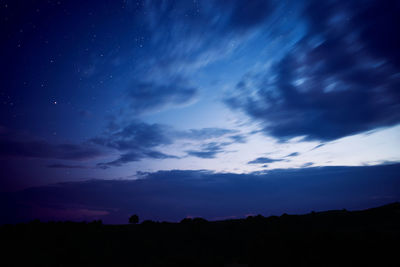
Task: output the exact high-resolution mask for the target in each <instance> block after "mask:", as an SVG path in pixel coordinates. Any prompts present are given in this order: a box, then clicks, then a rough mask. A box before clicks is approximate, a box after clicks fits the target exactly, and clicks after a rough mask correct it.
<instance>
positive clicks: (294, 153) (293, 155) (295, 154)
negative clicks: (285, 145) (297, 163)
mask: <svg viewBox="0 0 400 267" xmlns="http://www.w3.org/2000/svg"><path fill="white" fill-rule="evenodd" d="M298 155H300V153H299V152H293V153H290V154H289V155H287V156H286V157H297V156H298Z"/></svg>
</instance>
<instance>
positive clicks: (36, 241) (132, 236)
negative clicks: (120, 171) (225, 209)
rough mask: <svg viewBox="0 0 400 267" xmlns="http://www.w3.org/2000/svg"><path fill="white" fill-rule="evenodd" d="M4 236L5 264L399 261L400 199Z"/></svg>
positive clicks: (51, 227) (59, 227)
mask: <svg viewBox="0 0 400 267" xmlns="http://www.w3.org/2000/svg"><path fill="white" fill-rule="evenodd" d="M0 236H1V237H2V238H1V243H2V247H3V248H2V250H1V251H2V253H1V254H2V258H1V261H2V262H3V263H7V262H11V263H12V264H8V265H7V266H20V265H27V266H36V265H40V266H45V265H47V266H76V265H83V266H397V264H398V263H399V258H398V252H399V241H400V203H393V204H389V205H386V206H383V207H379V208H372V209H368V210H363V211H351V212H349V211H346V210H333V211H326V212H318V213H316V212H312V213H309V214H306V215H287V214H284V215H282V216H280V217H277V216H271V217H268V218H265V217H263V216H261V215H258V216H250V217H247V218H246V219H239V220H225V221H214V222H207V221H206V220H204V219H201V218H195V219H184V220H182V221H181V222H180V223H168V222H153V221H144V222H142V223H141V224H137V225H136V224H132V225H103V224H102V223H101V222H100V221H94V222H91V223H73V222H49V223H40V222H39V221H33V222H31V223H28V224H18V225H4V226H1V228H0ZM240 264H242V265H240ZM3 266H5V265H3Z"/></svg>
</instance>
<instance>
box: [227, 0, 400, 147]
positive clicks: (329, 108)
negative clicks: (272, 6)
mask: <svg viewBox="0 0 400 267" xmlns="http://www.w3.org/2000/svg"><path fill="white" fill-rule="evenodd" d="M305 10H306V11H305V14H304V18H305V19H306V20H307V25H308V30H307V33H306V34H305V36H304V37H303V38H302V39H301V40H300V41H298V42H296V43H295V44H294V45H293V47H292V48H291V50H290V51H289V52H288V53H287V54H286V55H284V56H283V57H282V58H281V59H280V60H278V61H277V62H275V63H274V64H272V65H271V67H270V68H269V69H268V70H266V71H262V72H260V73H256V74H252V75H247V76H246V77H244V78H243V79H242V81H240V82H239V83H238V84H237V86H236V88H235V89H234V90H233V95H231V96H229V97H227V99H226V103H227V104H228V106H230V107H231V108H233V109H238V110H242V111H244V112H245V113H246V114H247V115H248V116H250V117H251V118H253V119H254V120H256V121H259V122H261V123H262V126H263V129H264V132H265V133H266V134H267V135H270V136H273V137H276V138H278V139H280V140H288V139H290V138H293V137H298V136H304V137H305V138H306V139H307V140H321V141H330V140H335V139H338V138H341V137H344V136H348V135H353V134H357V133H361V132H365V131H369V130H372V129H376V128H379V127H387V126H393V125H395V124H397V123H399V122H400V115H399V114H400V94H399V90H398V88H399V86H400V76H399V75H398V73H399V71H400V69H399V64H398V63H399V60H398V56H393V55H397V54H398V53H396V52H395V51H396V50H395V48H394V47H395V46H396V45H398V44H399V38H398V37H397V35H394V34H391V33H388V31H392V30H393V29H394V28H396V26H400V25H399V20H398V19H397V17H396V15H395V14H396V12H395V11H394V10H398V4H396V3H395V2H394V1H389V2H388V3H383V2H381V1H374V2H369V4H365V5H362V6H360V5H355V6H353V4H352V3H348V2H341V1H330V2H327V1H310V2H309V4H308V8H306V9H305ZM377 37H382V38H383V42H382V43H380V41H379V40H380V38H377ZM385 48H387V49H388V50H385Z"/></svg>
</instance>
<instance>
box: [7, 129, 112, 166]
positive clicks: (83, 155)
mask: <svg viewBox="0 0 400 267" xmlns="http://www.w3.org/2000/svg"><path fill="white" fill-rule="evenodd" d="M29 139H30V140H29ZM0 147H1V150H0V156H1V157H16V158H44V159H65V160H89V159H94V158H97V157H100V156H102V155H104V152H103V151H101V150H100V149H98V148H97V147H95V146H92V145H89V144H52V143H49V142H47V141H42V140H34V139H32V138H30V137H27V136H15V137H10V136H5V135H2V136H0Z"/></svg>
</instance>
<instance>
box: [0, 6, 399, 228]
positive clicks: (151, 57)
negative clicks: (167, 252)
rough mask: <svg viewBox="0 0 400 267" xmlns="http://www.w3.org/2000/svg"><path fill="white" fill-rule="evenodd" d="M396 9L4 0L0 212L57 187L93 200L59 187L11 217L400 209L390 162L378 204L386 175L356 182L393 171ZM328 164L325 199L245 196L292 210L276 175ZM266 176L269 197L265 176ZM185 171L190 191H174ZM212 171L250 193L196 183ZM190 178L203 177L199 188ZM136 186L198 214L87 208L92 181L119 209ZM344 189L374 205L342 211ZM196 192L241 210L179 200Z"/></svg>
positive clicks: (142, 207)
mask: <svg viewBox="0 0 400 267" xmlns="http://www.w3.org/2000/svg"><path fill="white" fill-rule="evenodd" d="M399 11H400V3H399V1H391V0H387V1H372V0H365V1H334V0H332V1H317V0H315V1H313V0H308V1H259V0H254V1H244V0H241V1H239V0H238V1H223V0H215V1H198V0H193V1H186V0H182V1H172V0H171V1H130V0H114V1H111V0H97V1H83V2H77V1H63V0H59V1H52V0H48V1H44V0H42V1H40V0H37V1H33V0H30V1H22V0H17V1H7V0H0V24H1V29H2V30H1V31H2V36H3V38H2V42H1V43H0V46H1V49H0V58H1V60H0V68H1V69H0V81H1V86H0V171H1V179H0V191H1V192H7V193H5V195H4V197H5V199H7V201H5V202H7V203H10V201H11V200H10V199H13V200H12V201H11V202H13V203H14V204H15V203H19V204H18V205H22V204H21V203H22V202H23V203H24V204H23V205H28V206H32V207H33V206H35V207H38V206H40V205H39V204H38V203H39V202H40V203H42V204H43V203H47V201H41V200H40V199H38V197H34V195H35V194H33V193H32V194H31V193H30V192H36V191H35V190H33V189H32V190H33V191H29V190H31V189H27V188H31V187H36V188H47V187H46V186H47V185H49V184H57V183H65V182H69V183H72V184H73V186H76V187H77V188H81V187H82V186H83V187H84V188H83V187H82V188H81V189H79V190H78V189H77V190H78V191H76V192H77V194H78V193H79V196H78V195H77V196H76V197H77V198H79V197H83V196H81V195H80V194H83V193H82V192H87V197H88V198H89V197H93V201H94V202H93V201H89V200H88V199H86V198H85V199H86V200H87V201H86V200H85V201H83V202H82V203H85V204H82V205H83V206H79V205H78V206H79V207H78V206H76V205H73V204H71V203H74V201H75V195H74V193H72V192H71V191H68V190H67V191H65V195H66V197H65V199H63V201H61V202H60V203H61V204H59V205H58V204H57V205H55V206H54V207H53V206H52V207H48V206H46V205H50V204H43V205H44V206H46V207H44V206H43V207H41V208H43V209H47V210H46V211H45V210H40V211H39V210H37V211H32V210H30V211H29V212H28V211H26V213H27V214H23V212H22V211H21V214H20V215H18V216H14V217H13V218H20V219H21V220H23V219H24V220H25V219H27V218H30V217H35V214H36V213H35V212H39V213H40V214H41V215H42V216H44V217H46V218H50V217H52V216H51V214H64V215H63V216H64V217H65V214H69V216H72V217H74V216H73V214H75V215H76V214H81V213H82V214H92V215H93V216H95V217H96V216H98V217H102V216H103V217H107V218H108V219H107V220H109V221H113V222H116V221H118V220H117V219H116V218H117V217H118V216H125V213H129V212H131V211H130V210H129V209H128V206H129V205H132V206H131V207H132V208H131V210H138V211H140V212H141V213H142V214H144V215H145V214H147V215H145V216H148V217H149V218H159V219H163V218H165V219H177V217H179V216H188V215H191V214H194V213H196V214H195V215H196V216H206V217H208V218H214V217H218V216H219V215H217V213H220V215H221V216H244V213H245V212H255V213H258V212H264V213H271V212H272V211H274V212H281V211H284V210H286V209H287V210H290V211H306V210H308V207H310V208H311V207H314V208H335V207H337V208H342V206H349V207H356V206H357V205H358V204H357V205H355V204H354V205H352V204H350V202H351V203H353V202H354V203H359V206H360V207H361V206H363V205H364V206H367V205H373V204H374V203H375V202H374V201H372V200H371V201H370V202H369V201H368V199H369V197H371V198H373V197H374V198H375V200H376V203H381V202H382V201H381V199H391V200H393V199H398V198H399V191H393V188H392V187H390V186H389V185H390V184H391V183H397V182H396V181H395V178H399V177H398V175H397V176H396V175H395V173H391V172H394V171H395V170H396V168H397V167H396V168H395V167H393V168H392V167H390V168H389V167H388V168H386V169H385V170H384V173H385V175H387V177H391V178H390V179H392V180H390V182H388V180H385V181H386V182H385V183H386V184H382V188H383V189H382V190H381V191H379V190H378V189H376V190H377V192H375V193H376V194H373V193H374V192H373V189H374V188H377V185H378V184H379V180H374V181H373V184H371V185H368V183H365V181H363V180H362V178H363V177H362V176H363V175H365V171H364V170H363V168H366V169H367V168H369V167H366V166H373V165H385V164H389V163H398V162H400V152H399V151H400V150H399V149H398V148H399V147H400V126H399V123H400V53H399V52H398V48H399V47H400V36H399V35H398V34H397V31H398V29H399V28H400V18H399V16H398V14H399ZM328 166H341V167H336V168H341V170H343V172H345V173H346V175H344V176H345V177H346V180H343V179H342V178H340V177H338V179H339V180H338V186H337V187H333V188H332V189H331V191H330V192H329V194H332V200H331V201H330V202H329V204H326V205H325V204H324V205H323V204H321V205H319V204H317V203H319V202H320V201H322V202H321V203H325V202H323V199H322V198H321V196H318V195H315V194H316V192H317V191H313V190H311V191H310V194H311V195H310V196H309V198H310V199H309V200H304V202H302V203H303V205H300V204H299V205H294V204H293V205H291V204H287V205H286V204H285V205H280V204H277V202H274V203H271V202H269V200H270V198H269V197H267V196H264V195H263V194H261V192H264V191H257V192H258V194H260V197H259V198H258V197H257V196H256V195H257V194H256V195H255V196H254V199H250V200H249V201H242V200H243V198H248V197H250V198H251V197H252V196H251V195H252V194H251V192H252V191H251V190H253V189H252V188H253V186H254V188H255V187H257V190H265V194H266V195H268V196H270V197H271V198H272V197H273V196H275V195H279V194H278V193H277V192H284V193H282V194H283V195H284V196H286V197H288V198H289V200H288V201H289V202H288V203H297V202H296V201H295V202H293V201H294V200H295V199H298V197H296V196H297V195H296V196H294V195H293V198H291V197H290V196H291V193H290V192H291V191H290V190H289V189H285V187H286V186H288V187H291V186H293V187H297V186H298V187H299V188H302V185H300V184H299V183H297V182H294V180H293V182H290V183H289V182H287V181H286V180H285V179H286V178H282V183H281V184H280V182H279V179H278V178H279V174H280V171H283V173H284V175H283V174H282V176H284V177H286V176H287V177H289V176H290V177H291V178H290V179H295V178H294V177H296V175H294V174H293V173H292V171H291V170H293V171H295V172H296V173H297V172H298V173H302V175H303V173H305V174H308V173H309V169H310V170H314V171H317V172H319V170H325V169H326V168H328V169H329V168H330V167H328ZM350 166H358V167H357V168H356V169H357V170H359V171H350V170H354V169H352V168H351V167H350ZM393 166H397V165H393ZM384 167H385V166H382V168H384ZM320 168H321V169H320ZM377 168H378V167H377ZM277 170H280V171H277ZM284 170H285V171H284ZM382 170H383V169H382ZM269 172H271V173H272V174H273V177H274V178H273V179H276V184H275V182H274V186H276V187H274V186H273V185H271V184H270V183H269V182H265V181H263V179H267V178H265V177H267V176H268V173H269ZM143 173H146V175H144V174H143ZM396 173H397V172H396ZM272 174H271V175H272ZM292 174H293V175H294V176H293V177H292V176H291V175H292ZM350 174H351V175H350ZM174 175H177V176H179V177H180V178H179V179H178V178H176V179H178V180H176V179H175V178H173V176H174ZM182 175H183V176H185V177H186V176H187V177H188V179H189V180H188V183H190V188H186V185H185V186H183V185H181V183H184V184H185V183H186V182H185V181H184V178H183V176H182ZM214 175H217V176H218V175H222V176H223V177H224V179H226V180H230V179H231V178H232V179H237V177H240V179H241V180H240V181H241V182H240V184H243V186H238V185H237V184H235V186H237V187H230V185H229V184H230V183H231V182H227V184H226V183H225V182H224V183H219V182H218V183H215V184H213V186H212V187H208V186H206V187H203V181H202V179H205V180H204V181H208V179H214ZM376 175H377V176H378V173H377V172H376ZM163 176H165V179H164V180H165V181H164V180H163V178H162V177H163ZM338 176H340V175H338ZM153 177H157V179H153ZM192 177H198V179H199V180H201V181H200V182H199V183H197V182H196V183H195V184H192V182H191V181H192V180H191V179H192ZM218 177H219V176H218ZM235 177H236V178H235ZM244 177H245V178H244ZM316 177H320V178H318V179H317V178H316ZM138 178H140V179H149V180H148V182H145V181H143V182H144V183H145V184H146V188H145V189H143V190H144V191H143V192H145V191H146V190H151V188H154V192H156V191H157V188H159V187H160V186H164V183H165V186H166V188H170V190H171V192H175V193H176V194H177V197H176V198H175V197H174V194H173V193H171V194H172V195H171V196H168V198H169V199H170V200H171V203H170V204H169V205H170V206H168V207H166V209H170V208H171V207H172V206H176V202H187V203H192V204H193V205H194V206H190V205H189V204H188V205H189V206H188V207H185V209H183V208H182V209H179V210H176V211H173V210H172V209H171V213H168V212H165V211H164V210H163V211H162V212H161V210H159V208H154V206H151V205H152V204H151V203H152V202H151V201H150V200H148V198H143V197H141V198H138V199H136V198H135V197H134V196H130V197H124V199H118V200H116V199H115V201H114V200H112V201H114V202H112V203H113V204H112V205H111V202H110V203H106V202H101V201H100V200H99V199H98V198H97V197H94V195H95V194H97V193H94V192H97V191H96V190H98V189H97V188H98V186H104V185H107V184H108V183H110V185H111V186H110V188H114V186H115V187H116V189H115V192H110V191H107V192H106V191H102V190H100V191H99V194H105V195H107V196H108V195H110V194H111V195H112V196H113V197H114V198H116V197H117V196H118V195H120V192H119V191H118V190H120V189H121V186H120V184H121V183H123V181H126V182H127V183H128V184H129V187H127V189H126V190H128V191H129V190H130V191H129V192H131V193H130V194H132V195H143V194H144V193H143V192H141V191H140V190H139V189H138V188H140V186H138V184H139V183H140V182H139V181H136V180H135V179H138ZM172 178H173V179H172ZM375 178H376V179H377V177H375ZM375 178H374V179H375ZM93 179H95V181H96V182H93ZM196 179H197V178H196ZM287 179H289V178H287ZM290 179H289V180H290ZM319 179H321V180H319ZM330 179H334V177H332V178H330ZM382 179H389V178H384V177H382ZM87 180H90V181H91V182H88V183H86V182H84V181H87ZM98 181H101V182H98ZM117 181H118V182H117ZM128 181H129V182H128ZM146 181H147V180H146ZM161 181H162V182H161ZM244 181H246V182H244ZM247 181H248V188H247V189H246V190H247V191H246V190H245V189H243V191H241V189H240V188H246V186H244V185H245V184H246V183H247ZM274 181H275V180H274ZM312 181H313V183H315V186H316V188H317V187H318V186H321V187H323V188H328V187H327V185H328V184H329V183H333V180H330V181H329V183H328V182H327V184H324V181H323V175H320V174H318V175H316V176H315V178H313V180H312ZM347 183H348V184H352V186H354V188H355V187H356V186H355V185H356V184H357V183H360V185H361V184H363V185H365V186H366V189H365V190H366V191H365V192H367V191H368V194H367V195H365V194H366V193H365V192H364V191H363V192H364V193H359V194H354V196H352V195H351V194H350V192H348V191H347V193H346V196H345V198H344V200H343V201H342V200H340V198H339V195H340V193H339V191H340V190H341V189H340V188H341V187H340V186H342V187H343V188H344V187H346V185H347ZM382 183H384V182H383V181H382ZM339 184H340V186H339ZM64 185H65V184H62V185H61V187H62V188H64ZM214 185H215V186H214ZM256 185H257V186H256ZM91 186H93V191H90V190H89V188H91ZM182 186H183V187H182ZM193 186H194V187H197V186H200V187H202V188H203V189H202V191H201V194H199V195H198V197H201V198H209V197H210V198H213V197H215V196H214V193H215V194H216V192H219V191H218V190H223V188H225V186H228V187H230V188H231V189H229V190H237V191H238V196H237V199H235V198H234V197H233V193H232V192H233V191H232V192H230V193H229V194H230V195H229V197H228V198H227V199H229V201H230V202H232V203H235V201H238V202H241V201H242V202H243V209H241V208H240V209H239V208H237V209H234V208H233V206H235V207H238V205H237V204H232V206H229V205H228V204H224V205H225V206H224V205H222V204H221V205H222V206H220V207H219V208H216V207H210V203H209V201H211V200H207V201H205V202H204V203H203V202H196V201H194V200H193V199H187V198H188V197H189V196H190V193H188V196H185V197H182V196H180V194H182V192H178V190H180V189H179V188H180V187H182V190H188V191H189V192H191V190H192V189H191V188H192V187H193ZM258 186H259V187H260V189H258ZM51 188H52V187H51ZM174 188H175V189H174ZM272 188H278V189H279V190H278V189H277V191H274V190H273V189H272ZM394 188H395V189H396V190H397V189H399V188H398V187H394ZM23 189H27V190H28V191H20V190H23ZM37 190H39V189H37ZM82 190H89V191H90V192H89V191H82ZM207 190H210V191H207ZM281 190H283V191H281ZM326 190H328V189H326ZM335 190H339V191H335ZM371 190H372V191H371ZM15 191H18V192H19V193H18V192H16V193H13V194H15V195H13V194H11V193H10V192H15ZM50 191H51V190H50ZM50 191H47V189H46V193H49V194H53V193H51V192H50ZM289 191H290V192H289ZM328 191H329V190H328ZM378 191H379V192H378ZM21 192H25V193H26V192H28V193H29V197H26V196H25V195H24V194H25V193H21ZM74 192H75V191H74ZM152 192H153V191H152ZM154 192H153V193H154ZM10 194H11V195H12V196H11V195H10ZM63 194H64V193H63ZM127 194H128V193H127ZM154 194H156V193H154ZM154 194H150V195H151V197H152V198H157V197H158V196H155V195H154ZM160 194H161V193H160ZM193 194H194V195H193V198H195V197H196V193H193ZM209 194H211V195H209ZM329 194H328V195H329ZM67 195H68V196H67ZM161 195H162V196H161ZM161 195H160V196H159V197H160V199H162V198H163V197H164V195H163V194H161ZM261 195H263V197H261ZM121 196H124V194H121ZM303 196H304V197H305V195H303ZM264 197H265V198H264ZM114 198H111V199H114ZM121 198H122V197H121ZM281 198H282V199H283V197H282V196H281ZM377 199H380V200H377ZM95 200H96V201H97V202H96V201H95ZM190 200H193V201H190ZM55 201H56V200H55ZM57 201H58V200H57ZM57 201H56V202H57ZM110 201H111V200H110ZM119 201H121V202H119ZM135 201H139V202H138V203H135V204H133V202H135ZM162 201H165V200H164V199H163V200H162ZM291 201H292V202H291ZM346 201H347V202H346ZM70 202H71V203H70ZM256 202H257V203H258V202H259V203H258V204H257V205H255V203H256ZM118 203H123V204H121V207H118V205H119V204H118ZM166 203H169V202H168V201H166ZM201 203H203V204H204V205H206V206H207V207H209V208H205V207H203V206H202V204H201ZM345 203H347V204H346V205H345ZM108 204H110V205H108ZM7 205H8V204H7ZM51 205H52V204H51ZM148 205H150V206H151V207H150V206H148ZM196 205H197V206H196ZM11 206H12V205H11ZM178 206H179V205H178ZM239 206H240V205H239ZM339 206H340V207H339ZM55 207H56V208H55ZM110 207H113V208H114V209H118V208H120V209H121V210H123V212H122V211H121V212H122V213H121V214H120V215H117V214H116V213H113V212H110V210H109V209H108V208H110ZM146 207H148V208H146ZM357 207H358V206H357ZM56 209H57V210H58V211H56ZM63 209H64V211H66V213H63V212H62V211H59V210H63ZM82 210H83V211H82ZM57 212H59V213H57ZM74 212H75V213H74ZM85 212H86V213H85ZM132 212H134V211H132ZM39 213H38V214H39ZM28 214H30V215H29V216H28ZM105 214H107V215H105ZM110 214H112V215H110ZM37 216H39V215H37ZM60 216H61V215H60ZM85 216H86V215H85ZM113 216H114V217H113ZM11 217H12V216H11V215H10V218H11ZM53 217H54V218H56V216H55V215H54V216H53ZM66 217H68V216H66ZM75 217H76V216H75ZM75 217H74V218H75ZM78 217H79V216H78ZM78 217H76V218H78ZM113 218H114V219H113ZM118 218H119V217H118Z"/></svg>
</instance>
